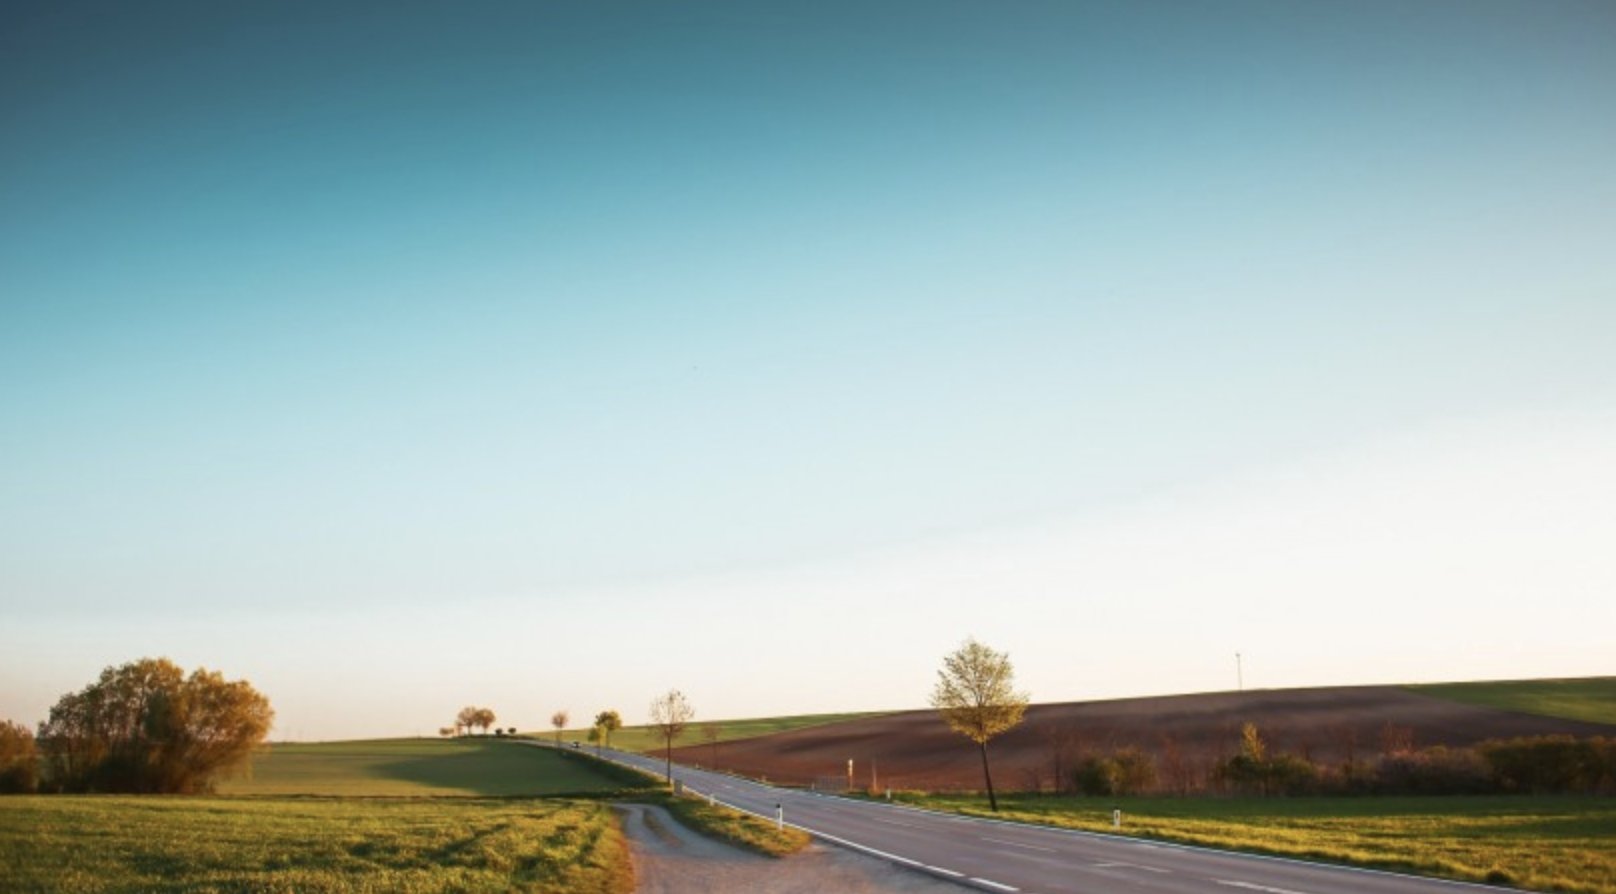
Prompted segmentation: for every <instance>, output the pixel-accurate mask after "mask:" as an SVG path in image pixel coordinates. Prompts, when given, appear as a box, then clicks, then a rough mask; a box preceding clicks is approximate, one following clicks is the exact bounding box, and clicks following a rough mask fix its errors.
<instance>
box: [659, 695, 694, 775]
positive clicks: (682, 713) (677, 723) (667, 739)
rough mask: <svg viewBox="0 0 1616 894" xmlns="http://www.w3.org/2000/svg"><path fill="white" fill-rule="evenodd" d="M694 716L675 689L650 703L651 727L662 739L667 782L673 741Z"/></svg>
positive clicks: (691, 709) (692, 709)
mask: <svg viewBox="0 0 1616 894" xmlns="http://www.w3.org/2000/svg"><path fill="white" fill-rule="evenodd" d="M695 716H696V709H695V708H693V707H691V705H690V702H689V701H688V700H687V699H686V698H685V695H684V693H682V692H680V691H679V690H677V689H669V690H668V693H667V694H666V695H663V696H659V697H657V698H656V699H654V700H652V702H651V726H652V727H654V728H655V729H656V731H657V735H658V736H659V737H660V738H661V739H662V743H663V746H664V749H665V754H666V758H667V777H668V781H669V782H672V781H673V740H674V739H677V738H679V736H680V735H681V734H682V733H684V731H685V727H686V726H687V725H689V723H690V718H692V717H695Z"/></svg>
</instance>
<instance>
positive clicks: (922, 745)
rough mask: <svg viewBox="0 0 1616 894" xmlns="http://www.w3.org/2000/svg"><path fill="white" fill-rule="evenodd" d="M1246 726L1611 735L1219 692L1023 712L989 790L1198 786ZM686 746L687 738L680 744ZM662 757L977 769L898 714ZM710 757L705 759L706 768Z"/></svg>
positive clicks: (933, 721)
mask: <svg viewBox="0 0 1616 894" xmlns="http://www.w3.org/2000/svg"><path fill="white" fill-rule="evenodd" d="M1245 723H1255V724H1257V726H1258V727H1259V728H1260V729H1261V730H1262V732H1263V735H1264V737H1265V738H1266V739H1267V741H1268V743H1269V745H1270V747H1271V748H1273V749H1277V750H1289V751H1296V752H1302V753H1305V754H1308V755H1310V756H1311V757H1312V758H1313V759H1314V760H1316V761H1320V762H1334V761H1340V760H1342V759H1345V758H1347V757H1348V756H1354V757H1359V758H1362V757H1367V756H1369V755H1371V754H1374V753H1378V752H1380V751H1382V750H1384V749H1383V745H1385V744H1395V743H1398V742H1408V741H1410V740H1411V741H1412V744H1414V745H1416V746H1428V745H1470V744H1473V743H1475V742H1479V741H1482V740H1485V739H1491V738H1509V737H1514V736H1527V735H1542V734H1570V735H1605V736H1611V735H1616V726H1613V725H1610V724H1601V723H1593V722H1588V721H1584V720H1575V719H1569V718H1557V717H1545V716H1538V715H1533V714H1527V713H1523V712H1520V711H1513V710H1503V709H1500V708H1497V707H1492V706H1490V705H1485V704H1473V703H1466V702H1462V701H1456V700H1453V699H1449V698H1440V697H1436V696H1433V695H1427V694H1424V693H1421V692H1416V691H1412V690H1410V689H1408V688H1404V687H1398V686H1356V687H1335V688H1322V689H1288V690H1262V691H1254V692H1220V693H1205V694H1198V695H1181V696H1168V697H1157V698H1133V699H1117V700H1112V701H1096V702H1071V703H1063V704H1045V705H1034V706H1032V707H1031V708H1029V709H1028V711H1027V717H1026V721H1025V722H1024V723H1023V724H1022V725H1021V726H1019V727H1017V728H1016V729H1015V730H1013V731H1011V732H1010V733H1007V734H1005V735H1004V736H1002V737H1000V738H998V739H996V740H994V742H993V743H992V746H991V752H992V755H993V760H994V767H995V772H994V776H995V781H996V782H999V783H1000V784H1001V785H1003V786H1004V787H1006V788H1016V789H1039V788H1047V787H1050V786H1051V785H1052V784H1053V781H1054V777H1055V776H1056V773H1057V767H1059V768H1061V770H1060V772H1061V773H1062V774H1064V773H1065V772H1067V771H1068V770H1069V769H1070V767H1071V766H1072V765H1073V762H1074V761H1075V760H1076V758H1077V757H1078V756H1080V755H1081V754H1082V753H1083V752H1085V751H1091V750H1094V749H1109V748H1113V747H1120V746H1125V745H1134V746H1138V747H1140V748H1143V749H1145V750H1148V751H1150V752H1152V753H1154V754H1156V756H1157V759H1158V761H1159V762H1161V763H1163V764H1168V763H1172V764H1173V765H1175V766H1177V767H1178V768H1179V770H1180V771H1181V772H1182V773H1183V774H1185V775H1186V776H1191V777H1195V778H1200V779H1204V778H1205V777H1206V775H1207V773H1208V772H1209V770H1210V768H1211V766H1212V765H1213V764H1214V763H1215V762H1217V761H1218V760H1219V759H1220V758H1222V757H1225V756H1228V755H1230V754H1233V753H1234V752H1235V749H1236V744H1237V741H1238V737H1239V733H1240V728H1241V726H1242V725H1243V724H1245ZM686 742H687V743H688V742H689V740H688V739H687V740H686ZM674 754H675V758H676V759H679V760H684V761H687V762H690V763H695V764H701V765H712V764H715V763H716V765H717V767H718V768H719V769H725V770H733V771H735V772H739V773H743V774H745V775H749V776H760V777H761V776H766V777H768V778H769V779H770V780H771V781H778V782H787V783H794V784H810V783H818V784H823V785H832V784H835V783H837V782H838V781H845V779H846V773H847V762H848V760H849V759H852V760H853V761H854V768H855V777H856V783H857V785H859V786H861V787H863V786H868V785H870V784H871V782H872V775H873V777H874V783H875V786H876V787H878V788H884V787H888V786H890V787H893V788H899V789H902V788H927V789H933V790H948V789H961V788H964V789H969V788H976V787H979V786H980V784H981V764H980V759H979V758H978V756H977V753H976V751H975V749H974V748H973V746H972V745H971V744H970V742H969V741H967V740H966V739H964V738H963V737H961V736H959V735H958V734H956V733H953V732H951V731H950V730H949V729H948V728H947V727H946V726H944V724H943V723H942V722H941V721H940V720H939V719H938V717H937V715H936V713H935V712H933V711H929V710H923V711H905V712H900V713H894V714H886V715H881V716H877V717H870V718H862V719H857V720H851V721H847V722H842V723H834V724H827V725H821V726H814V727H809V728H806V729H799V730H794V731H791V732H784V733H778V734H774V735H767V736H759V737H756V738H749V739H743V740H740V741H734V742H727V743H721V744H719V745H718V746H717V747H716V749H715V748H710V747H708V746H707V745H705V744H701V745H696V744H686V745H685V746H684V747H682V748H678V749H675V751H674ZM715 756H716V761H715V759H714V758H715Z"/></svg>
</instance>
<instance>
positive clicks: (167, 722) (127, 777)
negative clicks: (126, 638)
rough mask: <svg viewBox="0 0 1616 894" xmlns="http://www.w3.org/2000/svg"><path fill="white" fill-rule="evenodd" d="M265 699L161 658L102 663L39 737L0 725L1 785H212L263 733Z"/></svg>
mask: <svg viewBox="0 0 1616 894" xmlns="http://www.w3.org/2000/svg"><path fill="white" fill-rule="evenodd" d="M274 716H275V715H274V711H272V710H271V709H270V706H269V700H268V699H266V698H265V697H264V696H263V695H261V694H259V692H258V691H257V690H255V689H253V687H252V686H251V685H250V684H249V683H247V682H246V681H244V680H226V679H225V678H224V677H223V676H222V675H221V674H219V673H218V672H216V671H208V670H203V669H198V670H196V671H193V672H192V673H191V674H189V675H187V674H186V673H185V672H184V671H183V670H182V669H181V668H180V667H179V666H177V665H175V664H174V663H173V662H171V661H169V660H168V659H166V658H155V659H152V658H147V659H142V660H139V661H132V662H130V663H128V664H124V665H121V666H119V667H109V668H107V669H106V670H104V671H102V673H101V677H100V678H99V679H98V680H96V681H95V682H94V683H91V684H90V685H89V686H87V687H85V688H84V689H83V690H81V691H79V692H74V693H69V694H67V695H64V696H62V698H61V699H60V700H59V701H58V702H57V703H56V705H55V707H53V708H51V711H50V719H49V720H47V721H45V722H44V723H41V724H40V725H39V732H38V734H37V735H35V734H33V733H30V732H29V730H28V729H27V728H26V727H23V726H21V725H19V724H16V723H12V722H9V721H7V722H4V723H0V791H5V792H28V791H48V792H123V793H173V794H186V793H195V792H206V791H211V790H212V789H213V786H214V784H215V782H216V781H217V780H218V779H219V778H220V777H222V776H224V775H226V774H228V773H230V772H231V771H233V770H235V769H236V768H238V767H240V766H241V765H242V764H244V763H245V762H246V761H247V760H248V758H249V757H250V756H251V754H252V752H253V749H254V748H256V747H257V746H258V745H259V744H260V743H261V742H262V741H263V740H264V737H265V736H266V735H268V733H269V727H270V722H271V721H272V720H273V719H274Z"/></svg>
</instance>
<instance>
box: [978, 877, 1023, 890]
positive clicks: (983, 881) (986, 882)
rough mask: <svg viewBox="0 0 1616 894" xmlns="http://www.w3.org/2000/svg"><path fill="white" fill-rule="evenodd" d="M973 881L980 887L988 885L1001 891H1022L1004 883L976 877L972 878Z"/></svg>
mask: <svg viewBox="0 0 1616 894" xmlns="http://www.w3.org/2000/svg"><path fill="white" fill-rule="evenodd" d="M971 881H973V882H976V883H977V884H979V885H987V886H988V887H989V888H997V889H998V890H1000V891H1020V890H1021V889H1020V888H1017V887H1015V886H1013V885H1007V884H1005V883H1004V882H996V881H993V880H992V879H986V878H976V877H975V876H972V878H971Z"/></svg>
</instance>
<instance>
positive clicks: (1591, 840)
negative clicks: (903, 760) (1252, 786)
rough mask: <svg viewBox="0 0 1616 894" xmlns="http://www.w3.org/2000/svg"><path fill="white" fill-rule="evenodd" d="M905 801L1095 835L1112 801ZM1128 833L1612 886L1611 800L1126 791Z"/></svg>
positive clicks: (1573, 885)
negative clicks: (1130, 794) (1146, 794)
mask: <svg viewBox="0 0 1616 894" xmlns="http://www.w3.org/2000/svg"><path fill="white" fill-rule="evenodd" d="M894 797H895V798H901V799H902V800H904V801H907V802H908V803H913V804H917V805H920V806H925V807H931V808H934V809H940V810H951V811H956V812H960V813H970V814H978V815H983V816H997V817H998V818H1000V819H1014V820H1022V821H1025V822H1037V823H1047V824H1050V825H1057V826H1066V827H1069V828H1077V829H1088V830H1091V831H1096V832H1109V831H1111V808H1112V806H1113V801H1111V800H1106V799H1095V798H1088V799H1084V798H1071V797H1051V796H1037V795H1029V796H1018V795H1012V796H1009V797H1001V798H1000V799H999V806H1000V810H999V812H998V813H997V814H994V813H992V812H991V811H990V810H989V809H988V805H987V799H986V798H982V797H974V796H948V795H913V794H911V795H901V796H900V795H898V794H897V793H894ZM1117 803H1118V804H1119V805H1120V806H1121V807H1122V809H1123V811H1124V823H1123V832H1124V834H1128V835H1138V836H1142V837H1147V838H1156V839H1162V840H1167V841H1178V842H1184V843H1188V844H1200V845H1206V846H1209V847H1219V848H1230V849H1235V850H1243V851H1253V852H1259V853H1268V854H1276V855H1282V856H1291V857H1299V858H1303V859H1309V860H1324V861H1329V862H1337V863H1346V864H1350V865H1354V866H1368V867H1375V868H1381V869H1391V870H1396V871H1405V872H1412V873H1417V874H1421V875H1434V876H1440V877H1444V878H1452V879H1460V880H1464V881H1477V882H1481V881H1491V882H1496V883H1504V884H1511V885H1515V886H1519V887H1523V888H1528V889H1531V890H1536V891H1567V892H1577V894H1616V801H1613V800H1611V799H1609V798H1526V797H1487V798H1476V797H1472V798H1434V797H1431V798H1124V799H1120V801H1118V802H1117Z"/></svg>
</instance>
